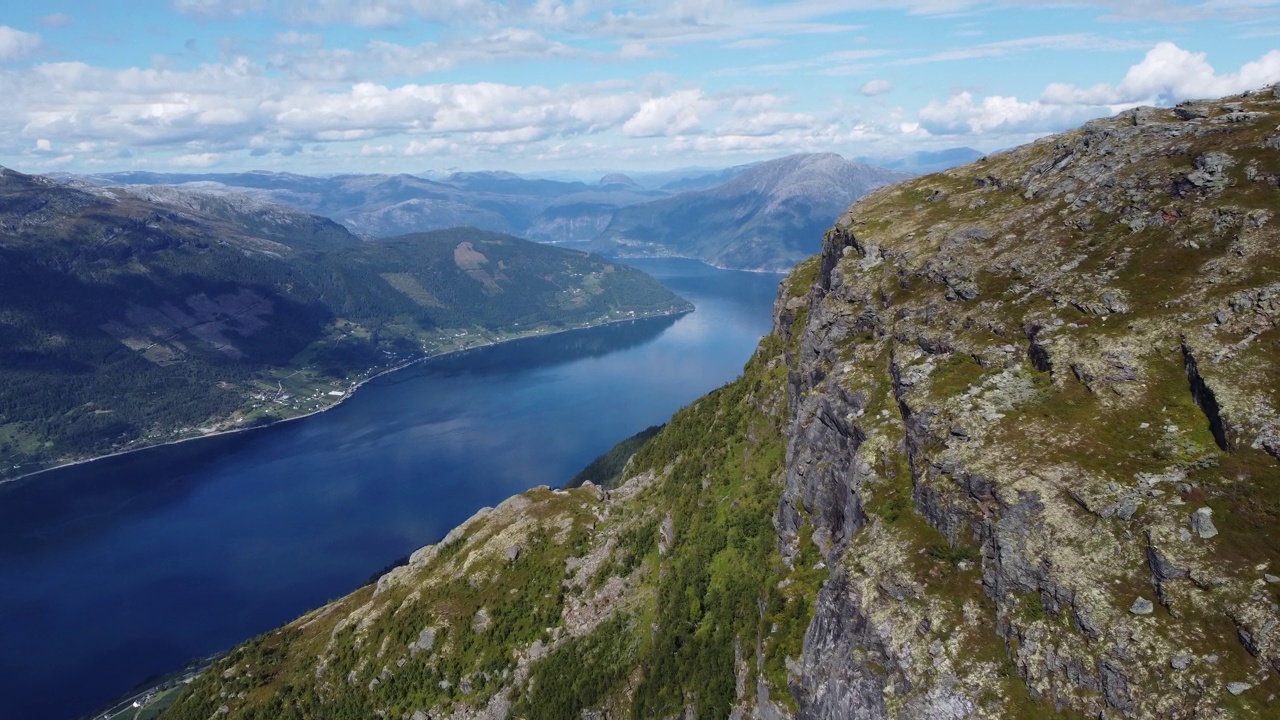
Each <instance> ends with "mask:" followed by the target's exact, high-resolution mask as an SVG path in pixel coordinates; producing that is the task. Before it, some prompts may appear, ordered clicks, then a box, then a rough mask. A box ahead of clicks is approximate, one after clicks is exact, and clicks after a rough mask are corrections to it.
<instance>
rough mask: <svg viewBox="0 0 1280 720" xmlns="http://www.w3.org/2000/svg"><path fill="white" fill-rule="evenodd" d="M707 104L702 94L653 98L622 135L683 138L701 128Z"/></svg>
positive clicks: (626, 126)
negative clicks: (699, 117)
mask: <svg viewBox="0 0 1280 720" xmlns="http://www.w3.org/2000/svg"><path fill="white" fill-rule="evenodd" d="M705 104H706V103H705V101H704V98H703V95H702V91H701V90H682V91H680V92H676V93H672V94H670V95H667V96H665V97H656V98H650V99H648V100H645V101H644V102H643V103H642V104H641V105H640V109H639V110H638V111H637V112H636V114H635V115H633V116H632V117H631V119H630V120H627V122H626V123H624V124H623V126H622V132H623V133H625V134H626V135H629V136H631V137H658V136H672V135H683V134H685V133H688V132H691V131H693V130H695V129H697V128H698V126H699V123H700V120H699V119H698V112H699V108H700V107H702V106H704V105H705Z"/></svg>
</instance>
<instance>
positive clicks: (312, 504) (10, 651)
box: [0, 260, 779, 720]
mask: <svg viewBox="0 0 1280 720" xmlns="http://www.w3.org/2000/svg"><path fill="white" fill-rule="evenodd" d="M635 264H636V265H637V266H638V267H640V268H641V269H643V270H646V271H648V272H650V273H652V274H654V275H655V276H657V277H658V278H659V279H660V280H662V281H663V282H664V283H666V284H667V285H668V286H669V287H670V288H672V289H673V290H675V291H676V292H678V293H680V294H681V295H683V296H684V297H686V298H688V299H689V300H690V301H692V302H693V303H694V304H695V305H696V306H697V310H696V311H695V312H693V313H691V314H689V315H686V316H683V317H681V318H679V319H671V318H661V319H654V320H644V321H636V322H634V323H630V324H625V325H614V326H609V327H604V328H597V329H593V330H584V331H578V332H574V333H567V334H563V335H557V336H553V337H544V338H536V339H531V340H527V341H519V342H515V343H508V344H506V345H502V346H498V347H494V348H487V349H482V350H477V351H472V352H469V353H465V354H460V355H454V356H449V357H445V358H438V359H436V360H434V361H431V362H429V363H424V364H422V365H419V366H415V367H413V368H410V369H408V370H404V371H401V372H399V373H395V374H393V375H388V376H385V377H383V378H380V379H378V380H376V381H374V382H372V383H370V384H368V385H366V386H364V387H363V388H361V390H360V391H359V392H358V393H357V394H356V395H355V396H354V397H353V398H352V399H351V400H348V401H347V402H345V403H343V404H342V405H340V406H339V407H337V408H335V409H334V410H331V411H329V412H327V413H322V414H320V415H316V416H314V417H311V418H308V419H305V420H301V421H297V422H293V423H287V424H284V425H280V426H276V427H272V428H267V429H264V430H259V431H254V432H250V433H242V434H239V435H232V436H223V437H218V438H210V439H207V440H201V441H197V442H190V443H183V444H179V445H173V446H169V447H164V448H157V449H154V450H148V451H145V452H140V453H134V454H132V455H126V456H122V457H119V458H112V459H109V460H103V461H99V462H96V463H90V464H87V465H82V466H79V467H75V468H68V469H65V470H60V471H55V472H52V473H46V474H44V475H40V476H37V477H34V478H31V479H29V480H27V481H24V482H20V483H12V484H9V485H4V486H0V718H51V719H52V720H60V719H63V718H72V717H76V716H79V715H81V714H84V713H88V712H91V711H93V710H95V709H97V708H98V707H99V706H101V705H103V704H104V703H105V702H106V701H108V700H110V699H111V698H113V697H115V696H118V695H120V694H122V693H124V692H126V691H128V690H129V689H130V688H132V687H133V686H134V685H135V684H137V683H139V682H142V681H143V680H145V679H146V678H148V677H149V676H152V675H154V674H157V673H164V672H167V671H170V670H174V669H176V668H177V667H179V666H181V665H182V664H183V663H184V662H186V661H187V660H189V659H191V658H194V657H198V656H202V655H206V654H209V653H212V652H216V651H219V650H223V649H226V648H228V647H230V646H232V645H234V644H236V643H238V642H240V641H241V640H244V639H246V638H249V637H252V636H253V635H256V634H258V633H261V632H264V631H266V630H268V629H270V628H272V627H275V626H277V625H279V624H281V623H283V622H285V621H287V620H289V619H291V618H293V617H295V616H297V615H299V614H300V613H302V612H304V611H306V610H308V609H310V608H313V607H316V606H318V605H321V604H323V603H325V602H326V601H328V600H330V599H333V598H336V597H339V596H341V595H344V594H346V593H347V592H349V591H351V590H353V589H354V588H356V587H357V586H359V585H360V584H361V583H363V582H364V581H365V580H367V579H368V578H369V576H370V574H371V573H374V572H375V571H377V570H378V569H379V568H382V567H384V566H386V565H387V564H388V563H390V562H392V561H394V560H395V559H396V558H399V557H401V556H403V555H405V554H407V553H409V552H410V551H412V550H414V549H416V548H418V547H420V546H422V545H425V544H427V543H430V542H434V541H436V540H439V539H440V538H441V537H442V536H443V535H444V534H445V533H446V532H447V531H448V530H449V529H450V528H452V527H453V526H454V525H456V524H458V523H459V522H461V521H462V520H464V519H466V518H467V517H469V516H470V515H471V514H472V513H473V512H475V510H476V509H478V508H480V507H483V506H486V505H496V504H497V503H499V502H501V501H502V500H503V499H505V498H507V497H508V496H510V495H512V494H515V493H518V492H521V491H523V490H526V489H528V488H530V487H534V486H536V485H543V484H545V485H553V486H555V485H560V484H562V483H564V482H565V481H566V480H568V479H569V478H570V477H572V476H573V475H574V474H575V473H576V472H577V471H578V470H580V469H582V467H584V466H585V465H586V464H587V463H588V462H590V461H591V460H592V459H593V458H595V457H596V456H597V455H599V454H600V453H602V452H604V451H605V450H607V449H608V448H609V447H611V446H612V445H613V443H615V442H617V441H618V440H621V439H622V438H624V437H627V436H629V435H631V434H633V433H635V432H637V431H639V430H641V429H643V428H645V427H647V426H649V425H653V424H656V423H660V422H665V421H666V420H667V419H668V418H669V417H670V416H671V414H672V413H673V412H674V411H675V410H677V409H678V408H680V407H682V406H683V405H686V404H688V403H689V402H690V401H692V400H693V399H694V398H696V397H698V396H699V395H701V394H703V393H705V392H707V391H709V390H712V389H714V388H716V387H718V386H720V385H722V384H724V383H725V382H727V381H728V380H730V379H732V378H734V377H736V376H737V375H738V373H739V372H740V371H741V369H742V365H743V364H744V363H745V362H746V360H747V358H748V357H749V356H750V355H751V352H752V350H753V349H754V348H755V345H756V342H757V341H758V339H759V337H760V336H761V335H763V334H764V333H766V332H767V331H768V329H769V324H770V307H771V304H772V302H773V298H774V293H775V290H776V286H777V282H778V279H779V278H778V276H776V275H761V274H752V273H738V272H726V271H720V270H715V269H712V268H709V267H706V266H704V265H702V264H700V263H696V262H692V261H682V260H662V261H637V262H636V263H635Z"/></svg>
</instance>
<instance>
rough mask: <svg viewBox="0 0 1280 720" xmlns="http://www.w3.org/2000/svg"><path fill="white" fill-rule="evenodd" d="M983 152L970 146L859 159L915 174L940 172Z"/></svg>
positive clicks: (970, 159)
mask: <svg viewBox="0 0 1280 720" xmlns="http://www.w3.org/2000/svg"><path fill="white" fill-rule="evenodd" d="M983 155H985V153H983V152H981V151H978V150H974V149H973V148H970V147H959V148H948V149H946V150H923V151H921V152H915V153H911V154H909V155H906V156H896V157H860V158H858V160H859V161H861V162H865V163H868V164H871V165H875V166H876V167H882V168H887V169H889V170H901V171H902V172H909V173H913V174H916V175H924V174H927V173H934V172H941V171H943V170H950V169H951V168H953V167H958V166H960V165H965V164H968V163H971V162H973V161H974V160H977V159H979V158H981V157H982V156H983Z"/></svg>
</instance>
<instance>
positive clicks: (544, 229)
mask: <svg viewBox="0 0 1280 720" xmlns="http://www.w3.org/2000/svg"><path fill="white" fill-rule="evenodd" d="M668 195H670V193H668V192H666V191H663V190H646V189H644V188H642V187H641V186H640V185H639V184H638V183H636V182H635V181H634V180H632V179H631V178H629V177H627V176H626V175H622V174H620V173H614V174H610V175H605V176H604V177H602V178H600V183H599V185H598V186H597V187H595V188H588V189H585V190H582V191H579V192H574V193H570V194H567V195H561V196H560V197H558V198H556V199H555V200H553V201H552V202H551V203H550V204H549V205H548V206H547V207H546V209H544V210H543V211H542V212H540V213H538V215H537V216H535V217H534V218H533V219H532V220H531V221H530V223H529V227H528V229H527V230H526V231H525V235H526V236H527V237H528V238H529V239H530V240H537V241H539V242H553V243H564V242H574V243H581V242H589V241H591V240H594V239H595V238H597V237H598V236H599V235H600V233H601V232H602V231H603V230H604V229H605V228H607V227H608V226H609V222H610V221H611V220H613V216H614V213H616V212H617V211H618V208H622V207H626V206H628V205H635V204H636V203H642V202H647V201H650V200H655V199H657V198H662V197H667V196H668Z"/></svg>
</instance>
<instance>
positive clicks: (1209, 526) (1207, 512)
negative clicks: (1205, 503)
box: [1191, 507, 1218, 540]
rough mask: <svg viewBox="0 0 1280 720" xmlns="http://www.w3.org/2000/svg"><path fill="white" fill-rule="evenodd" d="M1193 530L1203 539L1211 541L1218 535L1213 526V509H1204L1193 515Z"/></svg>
mask: <svg viewBox="0 0 1280 720" xmlns="http://www.w3.org/2000/svg"><path fill="white" fill-rule="evenodd" d="M1191 529H1192V530H1193V531H1195V533H1196V534H1197V535H1199V536H1200V537H1201V538H1202V539H1206V540H1207V539H1209V538H1211V537H1213V536H1214V535H1217V534H1218V528H1216V527H1214V524H1213V509H1212V508H1207V507H1202V508H1200V509H1199V510H1196V511H1195V512H1193V513H1191Z"/></svg>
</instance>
